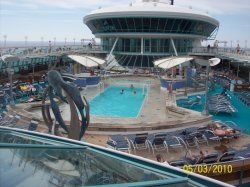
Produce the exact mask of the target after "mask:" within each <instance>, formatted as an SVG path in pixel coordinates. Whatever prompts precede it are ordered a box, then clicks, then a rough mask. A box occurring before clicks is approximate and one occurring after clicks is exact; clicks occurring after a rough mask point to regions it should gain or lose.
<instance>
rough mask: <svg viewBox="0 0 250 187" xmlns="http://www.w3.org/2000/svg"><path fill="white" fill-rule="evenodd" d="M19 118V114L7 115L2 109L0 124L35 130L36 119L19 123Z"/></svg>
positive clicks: (36, 125)
mask: <svg viewBox="0 0 250 187" xmlns="http://www.w3.org/2000/svg"><path fill="white" fill-rule="evenodd" d="M21 120H22V119H21V115H19V114H14V115H9V114H7V112H6V111H3V112H2V113H1V115H0V126H5V127H12V128H19V129H27V130H30V131H35V130H36V129H37V127H38V124H39V123H38V121H35V120H31V121H30V122H29V123H19V122H20V121H21Z"/></svg>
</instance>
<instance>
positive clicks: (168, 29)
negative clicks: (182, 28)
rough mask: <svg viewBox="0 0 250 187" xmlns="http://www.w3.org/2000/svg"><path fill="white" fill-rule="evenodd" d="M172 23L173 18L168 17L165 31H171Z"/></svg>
mask: <svg viewBox="0 0 250 187" xmlns="http://www.w3.org/2000/svg"><path fill="white" fill-rule="evenodd" d="M173 24H174V20H173V19H168V21H167V25H166V26H165V30H166V31H167V32H169V31H171V30H172V26H173Z"/></svg>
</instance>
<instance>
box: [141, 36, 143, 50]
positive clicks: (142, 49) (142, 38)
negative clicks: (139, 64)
mask: <svg viewBox="0 0 250 187" xmlns="http://www.w3.org/2000/svg"><path fill="white" fill-rule="evenodd" d="M141 54H143V37H141Z"/></svg>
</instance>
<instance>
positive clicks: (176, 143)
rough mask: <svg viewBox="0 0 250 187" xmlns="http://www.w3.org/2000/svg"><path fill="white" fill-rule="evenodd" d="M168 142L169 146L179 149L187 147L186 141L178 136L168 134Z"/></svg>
mask: <svg viewBox="0 0 250 187" xmlns="http://www.w3.org/2000/svg"><path fill="white" fill-rule="evenodd" d="M166 143H167V145H168V147H169V148H173V149H179V148H183V147H185V148H186V149H187V146H186V144H185V142H184V141H183V140H182V139H180V138H178V137H176V136H167V137H166Z"/></svg>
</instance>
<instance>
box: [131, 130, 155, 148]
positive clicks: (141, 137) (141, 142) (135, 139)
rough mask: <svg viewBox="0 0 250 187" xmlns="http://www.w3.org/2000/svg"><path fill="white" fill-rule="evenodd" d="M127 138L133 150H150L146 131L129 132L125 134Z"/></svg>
mask: <svg viewBox="0 0 250 187" xmlns="http://www.w3.org/2000/svg"><path fill="white" fill-rule="evenodd" d="M127 138H128V141H129V142H130V144H131V147H133V148H134V150H136V149H137V150H143V149H148V150H149V151H150V146H149V145H148V142H147V138H148V133H142V134H130V135H127Z"/></svg>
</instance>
